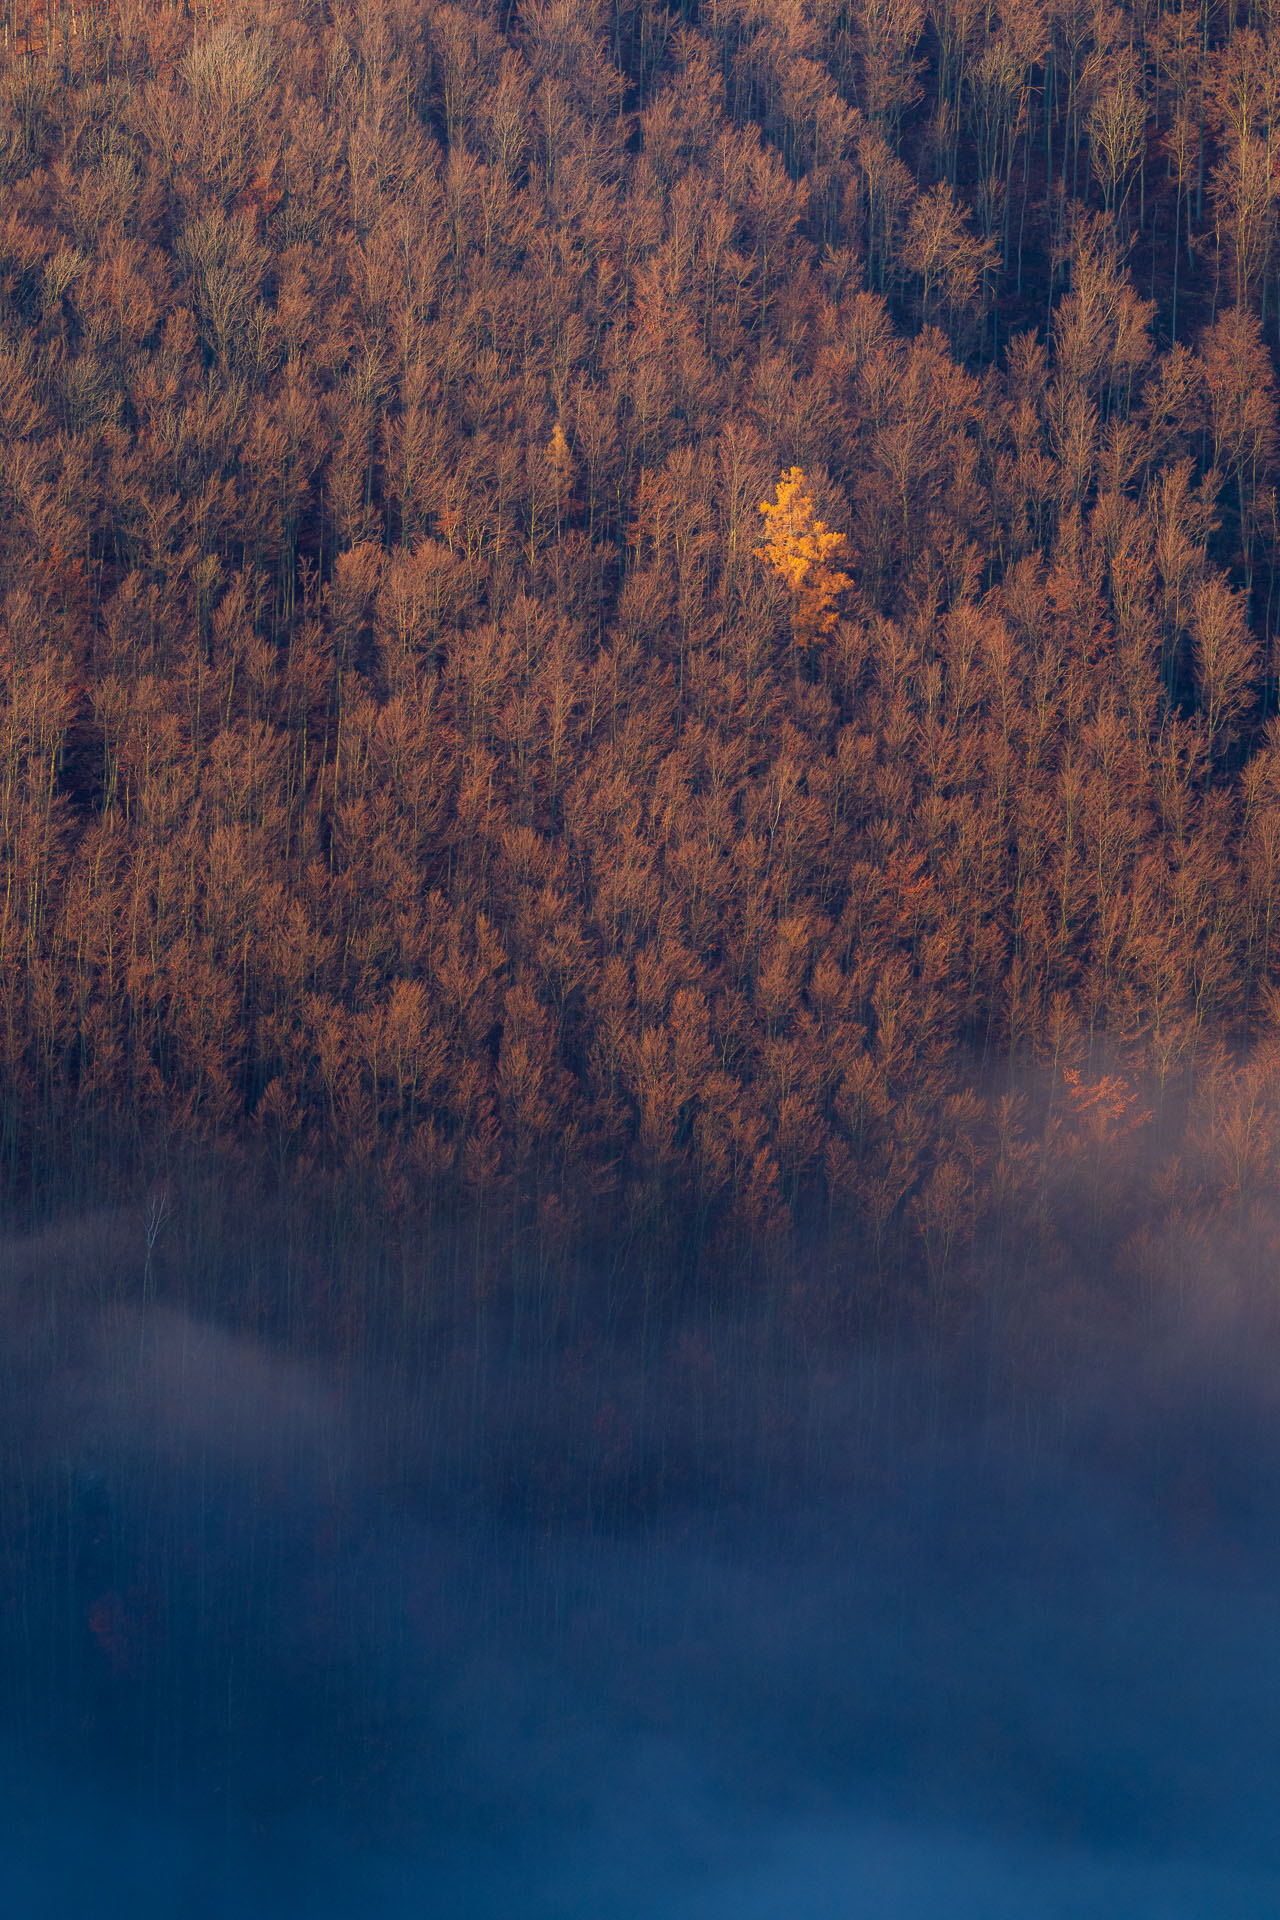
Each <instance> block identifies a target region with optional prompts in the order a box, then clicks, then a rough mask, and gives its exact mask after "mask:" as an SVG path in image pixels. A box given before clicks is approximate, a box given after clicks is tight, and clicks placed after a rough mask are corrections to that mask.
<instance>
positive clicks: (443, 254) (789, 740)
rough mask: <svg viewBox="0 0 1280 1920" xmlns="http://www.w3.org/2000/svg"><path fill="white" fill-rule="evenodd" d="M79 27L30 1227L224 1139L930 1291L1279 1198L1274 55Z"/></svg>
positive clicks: (70, 107) (20, 617)
mask: <svg viewBox="0 0 1280 1920" xmlns="http://www.w3.org/2000/svg"><path fill="white" fill-rule="evenodd" d="M45 14H46V27H47V30H46V31H44V32H43V33H42V35H40V36H37V37H36V38H35V39H33V38H32V37H31V36H30V35H29V34H28V35H26V36H25V37H23V36H18V35H16V34H11V35H10V37H9V39H8V40H7V41H5V40H4V39H3V36H2V35H0V177H2V179H3V188H4V202H3V209H2V211H0V503H2V512H0V1084H2V1087H3V1099H2V1102H0V1172H2V1177H3V1184H4V1190H5V1192H6V1193H7V1195H8V1197H9V1200H10V1203H11V1205H12V1206H14V1207H19V1206H28V1205H36V1206H39V1205H41V1204H47V1203H48V1202H47V1201H46V1199H45V1198H44V1196H48V1195H50V1194H53V1193H55V1192H57V1193H64V1192H70V1193H71V1194H72V1195H73V1196H74V1197H87V1196H100V1195H102V1194H115V1193H120V1192H134V1191H136V1190H137V1189H138V1187H139V1185H140V1184H141V1185H143V1186H145V1185H146V1183H148V1182H150V1181H153V1180H154V1179H156V1178H157V1177H159V1176H160V1175H164V1176H165V1177H170V1176H172V1175H174V1173H175V1169H179V1168H180V1167H181V1165H182V1164H183V1163H184V1162H185V1161H186V1160H187V1159H197V1158H201V1159H205V1160H209V1161H212V1162H214V1163H216V1164H217V1165H219V1166H221V1167H226V1168H228V1169H230V1170H231V1177H232V1178H234V1180H235V1181H236V1182H237V1184H238V1189H243V1190H244V1191H246V1192H248V1191H254V1190H258V1191H266V1190H276V1189H280V1190H284V1189H290V1190H294V1191H302V1192H308V1193H322V1192H323V1193H339V1194H341V1195H342V1196H343V1197H344V1204H348V1203H349V1204H351V1205H353V1206H355V1205H358V1206H361V1207H363V1208H365V1209H366V1210H367V1212H368V1213H369V1215H370V1216H371V1217H376V1218H378V1219H380V1220H386V1221H390V1222H397V1223H405V1222H421V1221H424V1220H426V1221H431V1220H434V1221H439V1220H443V1219H448V1220H450V1221H454V1222H457V1221H459V1220H463V1219H466V1220H470V1219H473V1218H476V1217H480V1216H483V1217H484V1218H486V1219H489V1220H496V1221H499V1222H501V1223H502V1227H503V1231H504V1232H507V1233H508V1234H509V1235H510V1236H511V1237H512V1238H513V1239H514V1240H517V1241H519V1242H520V1243H521V1244H529V1245H533V1244H537V1245H539V1246H546V1247H554V1248H561V1249H563V1248H569V1247H572V1246H575V1245H581V1244H582V1243H583V1242H584V1241H587V1240H590V1238H591V1237H592V1236H593V1235H597V1236H600V1238H601V1239H607V1238H608V1237H609V1236H611V1235H615V1234H621V1235H623V1237H624V1238H625V1236H626V1235H630V1236H632V1238H633V1239H634V1240H636V1241H643V1242H644V1243H645V1244H650V1245H653V1246H686V1245H697V1246H699V1247H709V1248H714V1249H719V1250H720V1251H721V1252H723V1251H725V1250H727V1249H730V1248H737V1247H741V1246H743V1245H750V1246H753V1247H760V1246H770V1247H775V1248H776V1247H781V1246H785V1245H786V1244H788V1243H789V1241H790V1240H792V1239H793V1238H794V1237H795V1236H796V1235H797V1234H804V1235H806V1236H809V1243H810V1244H812V1237H813V1236H827V1237H828V1238H829V1240H830V1242H831V1244H832V1245H834V1246H837V1247H840V1248H844V1249H846V1250H848V1251H849V1253H850V1258H849V1260H848V1261H846V1262H845V1267H846V1268H847V1269H848V1270H849V1271H854V1270H856V1271H858V1272H862V1271H864V1270H865V1271H867V1272H870V1273H873V1274H877V1275H879V1276H881V1278H886V1277H889V1276H898V1277H899V1278H901V1279H902V1281H903V1285H904V1287H905V1286H907V1285H908V1284H909V1283H911V1282H912V1281H913V1280H914V1281H920V1282H921V1283H922V1284H923V1283H924V1282H926V1281H927V1283H928V1284H929V1285H930V1286H932V1287H934V1288H935V1289H938V1290H945V1289H946V1288H949V1287H951V1286H953V1285H956V1284H958V1280H957V1276H963V1275H964V1274H965V1273H966V1272H968V1271H970V1270H971V1268H972V1263H973V1262H974V1261H975V1260H980V1259H981V1258H982V1257H984V1250H988V1249H990V1248H992V1247H998V1248H1002V1249H1007V1248H1008V1247H1009V1246H1010V1245H1016V1246H1017V1247H1018V1248H1019V1249H1023V1250H1031V1252H1029V1253H1028V1257H1034V1258H1035V1259H1036V1260H1049V1259H1052V1258H1054V1257H1056V1255H1057V1253H1059V1252H1061V1251H1062V1250H1063V1249H1064V1248H1065V1249H1069V1248H1070V1246H1072V1245H1073V1244H1075V1241H1076V1240H1077V1239H1079V1238H1080V1237H1082V1236H1083V1238H1084V1239H1085V1240H1086V1241H1087V1242H1088V1244H1089V1246H1090V1248H1091V1249H1093V1250H1096V1248H1097V1246H1098V1245H1099V1244H1100V1241H1101V1238H1102V1237H1106V1238H1107V1241H1108V1244H1109V1245H1110V1246H1112V1247H1113V1248H1124V1247H1127V1248H1129V1249H1130V1250H1131V1251H1132V1250H1133V1249H1135V1248H1140V1247H1141V1246H1143V1245H1146V1244H1147V1242H1148V1241H1149V1240H1150V1238H1151V1236H1156V1237H1157V1238H1158V1236H1159V1234H1160V1233H1162V1232H1165V1231H1166V1230H1168V1231H1172V1230H1173V1229H1172V1228H1171V1227H1170V1225H1169V1223H1170V1222H1175V1223H1176V1222H1177V1221H1181V1220H1184V1219H1185V1218H1187V1217H1189V1216H1190V1215H1191V1214H1192V1213H1195V1212H1196V1210H1197V1209H1199V1210H1200V1213H1201V1214H1202V1215H1203V1214H1204V1211H1205V1210H1206V1209H1207V1210H1208V1213H1209V1214H1210V1215H1212V1217H1214V1218H1221V1219H1223V1220H1237V1221H1238V1220H1243V1219H1245V1218H1246V1217H1252V1215H1253V1214H1257V1213H1258V1212H1259V1210H1261V1211H1262V1212H1264V1213H1265V1210H1266V1208H1267V1206H1268V1205H1269V1204H1270V1201H1269V1200H1268V1195H1269V1193H1270V1191H1271V1185H1270V1184H1269V1183H1271V1182H1272V1173H1273V1170H1274V1169H1275V1167H1276V1165H1277V1164H1278V1159H1280V1113H1278V1110H1277V1101H1276V1098H1275V1093H1274V1086H1275V1081H1274V1077H1273V1076H1271V1077H1269V1068H1267V1066H1266V1063H1268V1062H1271V1061H1273V1060H1274V1058H1275V1049H1276V1045H1277V1040H1276V1035H1277V1032H1278V1031H1280V1018H1278V1015H1277V1008H1278V1006H1280V1003H1278V1002H1277V998H1276V969H1277V965H1278V964H1280V727H1278V723H1277V718H1276V693H1277V655H1276V635H1277V628H1278V626H1280V593H1278V591H1277V589H1278V585H1280V583H1278V581H1277V574H1276V566H1275V553H1276V535H1277V493H1276V486H1277V461H1278V459H1280V416H1278V412H1277V396H1276V380H1275V371H1274V363H1273V354H1274V346H1275V339H1276V322H1277V315H1278V314H1280V255H1278V253H1277V217H1278V216H1277V207H1278V204H1280V203H1278V202H1277V199H1276V195H1275V192H1274V180H1273V178H1272V175H1273V172H1274V167H1273V164H1272V161H1273V157H1274V146H1275V139H1276V134H1277V129H1278V128H1280V121H1278V120H1277V113H1278V112H1280V108H1278V106H1277V98H1278V96H1277V95H1276V89H1275V88H1274V87H1272V86H1271V83H1270V81H1268V80H1267V78H1266V76H1267V74H1269V73H1270V72H1271V71H1272V68H1273V67H1274V66H1275V59H1274V57H1273V56H1274V49H1273V40H1274V32H1273V29H1272V27H1271V25H1270V23H1269V19H1267V18H1264V17H1263V16H1262V15H1261V14H1259V15H1257V16H1256V17H1251V18H1250V19H1249V20H1248V21H1246V20H1245V19H1244V18H1243V16H1241V15H1239V14H1238V13H1234V12H1231V11H1229V10H1228V11H1224V10H1222V9H1221V8H1215V7H1213V6H1210V7H1208V9H1207V10H1206V9H1197V10H1196V11H1195V13H1194V15H1191V14H1188V13H1187V12H1186V11H1185V10H1181V11H1180V10H1178V9H1175V8H1171V7H1168V6H1165V7H1160V6H1157V7H1156V8H1155V9H1154V10H1147V11H1145V12H1144V11H1142V10H1141V9H1136V8H1111V9H1104V10H1102V11H1098V10H1095V11H1093V12H1088V11H1087V10H1085V11H1080V10H1077V11H1075V12H1072V11H1071V10H1069V9H1067V10H1064V9H1060V8H1059V9H1050V10H1048V11H1045V10H1043V9H1038V8H1035V7H1027V6H1024V5H1021V4H1020V3H1019V4H1014V3H1013V0H1010V4H1009V5H1006V6H999V7H996V8H994V9H989V10H987V11H986V12H985V13H983V12H974V11H973V10H972V9H966V8H964V7H957V6H956V5H953V4H952V0H937V4H930V5H929V6H927V7H921V6H915V7H911V6H900V7H890V8H874V7H864V6H856V7H853V8H842V9H833V8H829V7H822V6H818V7H813V8H810V9H807V10H806V9H802V8H798V7H794V6H789V5H786V4H783V3H782V0H751V3H750V4H748V0H725V4H721V5H717V6H715V7H704V8H702V9H701V10H700V13H699V14H698V17H697V20H696V22H692V23H691V21H690V19H686V18H684V17H682V16H681V14H680V13H679V12H678V11H677V10H671V9H667V8H665V7H660V6H653V5H650V4H649V0H608V3H607V4H604V5H601V6H596V7H588V6H579V5H570V4H567V3H564V0H546V3H545V4H540V3H535V0H529V3H528V4H522V5H520V6H515V7H503V8H498V7H495V6H490V5H488V4H487V3H486V0H463V3H462V4H452V3H451V0H424V3H423V4H418V3H417V0H415V4H412V5H410V4H407V3H406V0H362V4H360V5H358V6H355V5H345V4H340V5H334V6H320V5H318V4H312V0H237V4H235V5H228V6H226V7H221V8H219V9H217V10H216V14H215V13H210V12H208V11H207V10H205V9H196V10H194V11H189V10H186V9H183V8H179V7H154V6H149V5H145V6H144V5H142V4H140V3H139V0H120V4H118V5H113V6H110V7H107V6H103V5H99V6H96V7H94V6H89V7H86V8H83V9H79V8H78V9H76V11H75V13H74V20H73V17H72V15H71V13H70V11H69V10H68V12H67V13H66V14H65V16H64V14H63V12H61V11H60V10H59V8H57V7H51V8H48V9H45ZM64 19H65V25H66V31H65V32H63V31H62V30H61V26H60V23H61V22H63V21H64ZM73 25H74V31H73V30H72V27H73ZM779 474H780V475H781V479H780V480H779V479H778V478H777V476H778V475H779ZM770 496H772V497H770ZM762 501H763V502H764V505H763V506H761V502H762ZM1259 1063H1263V1064H1261V1065H1260V1064H1259ZM1148 1115H1149V1116H1150V1117H1149V1118H1148V1117H1147V1116H1148ZM1144 1236H1147V1239H1146V1240H1144ZM824 1244H825V1242H824ZM1126 1257H1128V1256H1127V1255H1126ZM1137 1257H1138V1256H1137V1255H1136V1254H1135V1255H1134V1258H1135V1259H1137ZM1143 1257H1144V1258H1145V1256H1143ZM842 1270H843V1269H842Z"/></svg>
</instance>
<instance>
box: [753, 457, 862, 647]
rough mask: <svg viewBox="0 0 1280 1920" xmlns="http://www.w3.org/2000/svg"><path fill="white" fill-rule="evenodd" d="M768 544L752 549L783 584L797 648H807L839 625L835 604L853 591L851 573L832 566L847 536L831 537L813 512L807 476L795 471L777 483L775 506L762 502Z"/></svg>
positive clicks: (784, 475)
mask: <svg viewBox="0 0 1280 1920" xmlns="http://www.w3.org/2000/svg"><path fill="white" fill-rule="evenodd" d="M760 511H761V513H762V514H763V515H764V520H765V527H766V530H767V535H768V537H767V539H766V542H765V544H764V546H763V547H756V548H754V549H753V551H754V553H755V556H756V558H757V560H763V561H765V562H766V563H767V564H768V565H769V566H770V567H771V568H772V569H773V571H774V573H776V574H777V576H778V578H779V579H780V580H781V581H783V583H784V584H785V586H786V587H787V590H788V592H789V593H790V595H791V630H792V633H793V634H794V636H795V642H796V646H797V647H799V648H808V647H812V646H814V645H815V644H816V643H817V641H819V640H821V639H823V638H825V636H826V635H827V634H829V633H830V632H831V629H832V628H833V627H834V626H835V624H836V602H837V601H838V599H839V597H840V595H841V594H842V593H843V592H844V590H845V588H846V587H851V586H852V585H853V582H852V580H851V579H850V578H849V576H848V574H847V573H840V572H839V571H838V570H837V569H835V568H833V567H830V566H828V565H827V562H828V561H829V560H832V559H835V558H836V557H837V556H838V555H839V554H841V553H842V552H843V551H844V548H845V546H846V544H847V541H846V538H845V535H844V534H843V533H832V531H831V530H830V528H829V527H828V526H827V524H826V522H825V521H823V520H819V519H818V517H817V515H816V513H815V512H814V510H813V500H812V498H811V497H810V495H809V493H808V492H807V491H806V489H805V484H804V475H803V474H802V473H801V471H800V469H799V467H792V468H791V470H790V471H789V472H788V473H784V474H783V475H782V477H781V479H780V480H779V481H778V485H777V489H776V495H775V498H774V499H773V500H762V501H761V503H760Z"/></svg>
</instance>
